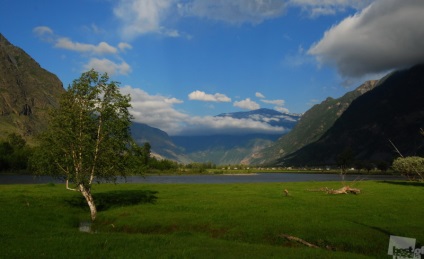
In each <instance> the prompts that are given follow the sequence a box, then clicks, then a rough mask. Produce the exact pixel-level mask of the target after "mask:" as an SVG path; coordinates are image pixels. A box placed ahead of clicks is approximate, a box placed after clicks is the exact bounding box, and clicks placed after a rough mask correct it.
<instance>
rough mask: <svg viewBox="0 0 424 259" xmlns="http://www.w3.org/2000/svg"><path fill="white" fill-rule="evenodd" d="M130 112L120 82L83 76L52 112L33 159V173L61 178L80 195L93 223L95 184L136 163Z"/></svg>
mask: <svg viewBox="0 0 424 259" xmlns="http://www.w3.org/2000/svg"><path fill="white" fill-rule="evenodd" d="M129 107H130V97H129V96H124V95H122V94H120V92H119V83H117V82H113V81H112V82H110V81H109V77H108V76H107V74H103V75H100V74H99V73H98V72H96V71H94V70H90V71H88V72H85V73H83V74H82V75H81V77H80V78H79V79H76V80H74V81H73V83H72V85H70V86H69V88H68V90H67V91H66V93H64V94H63V96H62V98H61V100H60V107H59V108H57V109H55V110H54V111H53V112H52V116H51V121H50V123H49V128H48V130H47V131H46V132H45V133H44V134H43V135H42V136H41V140H40V146H39V148H38V149H37V151H36V152H35V154H34V157H33V158H34V159H33V166H34V169H35V170H36V172H38V173H43V174H46V173H47V174H50V175H53V176H58V177H62V178H63V179H65V180H66V188H67V189H68V190H72V191H78V192H80V193H81V194H82V195H83V196H84V198H85V200H86V201H87V204H88V206H89V208H90V212H91V219H92V220H94V219H95V218H96V215H97V209H96V205H95V203H94V200H93V196H92V193H91V189H92V184H93V182H94V181H96V182H114V181H116V180H117V177H118V176H125V175H126V174H127V173H128V172H129V169H130V168H131V165H130V163H134V161H135V160H134V157H133V156H132V147H134V145H135V144H134V142H133V140H132V138H131V135H130V124H131V115H130V113H129V111H128V108H129ZM135 149H137V148H135Z"/></svg>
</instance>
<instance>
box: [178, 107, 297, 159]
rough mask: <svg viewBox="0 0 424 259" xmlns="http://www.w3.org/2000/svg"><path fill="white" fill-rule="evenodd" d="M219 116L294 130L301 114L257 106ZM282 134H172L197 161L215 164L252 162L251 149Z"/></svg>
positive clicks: (189, 155)
mask: <svg viewBox="0 0 424 259" xmlns="http://www.w3.org/2000/svg"><path fill="white" fill-rule="evenodd" d="M217 117H231V118H236V119H252V120H255V121H261V122H266V123H268V124H270V125H272V126H280V127H284V128H285V129H286V130H287V131H289V130H291V129H292V128H293V127H294V125H296V123H297V121H298V120H299V118H300V117H301V115H297V114H285V113H281V112H278V111H275V110H271V109H258V110H253V111H248V112H234V113H223V114H219V115H217ZM280 136H281V134H278V135H276V134H260V133H256V134H255V133H254V134H245V135H225V134H215V135H210V136H172V137H171V139H172V141H173V142H174V143H175V144H176V145H177V146H180V147H182V148H183V151H184V152H185V154H187V156H188V157H189V158H190V159H191V160H193V161H196V162H212V163H215V164H219V165H223V164H240V163H244V164H247V163H249V160H248V159H247V158H249V157H251V155H252V153H256V152H258V151H259V150H261V149H263V148H266V147H269V146H270V145H272V143H273V142H274V141H275V140H277V139H278V137H280Z"/></svg>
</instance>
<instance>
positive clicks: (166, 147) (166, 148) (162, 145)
mask: <svg viewBox="0 0 424 259" xmlns="http://www.w3.org/2000/svg"><path fill="white" fill-rule="evenodd" d="M131 135H132V136H133V138H134V140H135V141H136V142H137V144H139V145H143V144H144V143H146V142H148V143H149V144H150V146H151V151H152V154H153V155H155V156H156V157H158V158H166V159H171V160H174V161H178V162H182V163H188V162H191V160H190V159H189V158H187V156H185V155H184V153H183V151H182V150H181V148H179V147H177V146H176V145H175V144H174V143H173V142H172V139H171V138H170V137H169V136H168V134H167V133H166V132H165V131H162V130H160V129H158V128H154V127H151V126H149V125H147V124H144V123H137V122H133V123H132V125H131Z"/></svg>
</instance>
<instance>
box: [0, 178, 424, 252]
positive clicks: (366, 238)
mask: <svg viewBox="0 0 424 259" xmlns="http://www.w3.org/2000/svg"><path fill="white" fill-rule="evenodd" d="M340 185H341V184H340V183H337V182H325V183H318V182H308V183H284V184H283V183H265V184H120V185H107V184H102V185H96V186H94V190H93V193H94V197H95V199H96V201H97V203H98V207H99V209H100V212H99V215H98V219H97V222H96V224H95V225H94V226H93V230H94V231H95V233H84V232H80V231H79V230H78V226H79V224H80V222H82V221H86V220H88V219H89V212H88V208H86V205H85V204H84V202H83V201H82V200H81V198H80V196H79V194H78V193H73V192H70V191H66V190H65V189H64V186H61V185H53V184H44V185H0V192H1V196H0V206H1V208H2V209H1V210H0V218H1V220H0V240H1V242H0V251H1V252H0V253H1V254H0V257H2V258H40V257H41V258H43V257H44V258H53V257H55V258H57V257H61V258H71V257H83V258H140V257H143V258H269V257H276V258H282V257H285V258H361V257H371V258H376V257H377V258H387V248H388V242H389V236H390V235H398V236H406V237H412V238H416V239H417V242H421V243H420V244H421V245H422V244H423V242H424V232H423V227H422V219H423V215H424V208H423V206H420V204H421V203H420V201H422V200H423V198H424V188H423V187H424V185H423V184H416V183H407V182H357V183H356V184H355V187H356V188H360V189H362V194H360V195H327V194H325V193H323V192H317V191H314V190H317V189H319V188H321V187H329V188H338V187H340ZM284 189H288V190H289V192H290V196H289V197H284V196H283V195H282V191H283V190H284ZM281 234H288V235H292V236H296V237H299V238H302V239H304V240H306V241H308V242H310V243H313V244H316V245H318V246H320V247H323V248H322V249H314V248H308V247H306V246H304V245H302V244H299V243H296V242H294V241H289V240H287V239H285V238H284V237H282V236H281ZM325 247H326V248H325Z"/></svg>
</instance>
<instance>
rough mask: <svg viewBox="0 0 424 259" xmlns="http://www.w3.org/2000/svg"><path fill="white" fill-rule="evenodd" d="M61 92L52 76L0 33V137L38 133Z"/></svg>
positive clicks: (44, 125) (56, 80)
mask: <svg viewBox="0 0 424 259" xmlns="http://www.w3.org/2000/svg"><path fill="white" fill-rule="evenodd" d="M64 91H65V90H64V89H63V86H62V82H61V81H60V80H59V79H58V78H57V76H56V75H54V74H52V73H50V72H48V71H47V70H45V69H43V68H42V67H40V65H39V64H38V63H37V62H36V61H35V60H34V59H32V58H31V57H30V56H29V55H28V54H27V53H25V51H23V50H22V49H20V48H18V47H16V46H14V45H12V44H11V43H10V42H9V41H8V40H7V39H6V38H5V37H4V36H3V35H2V34H0V139H1V138H4V137H5V136H7V135H8V134H10V133H17V134H19V135H22V136H25V137H26V138H28V139H31V137H32V136H34V135H35V134H37V133H39V132H41V131H42V130H43V129H44V128H45V127H46V125H47V121H48V113H47V111H48V109H49V108H51V107H56V106H57V105H58V99H59V96H60V95H61V94H62V93H63V92H64Z"/></svg>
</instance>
